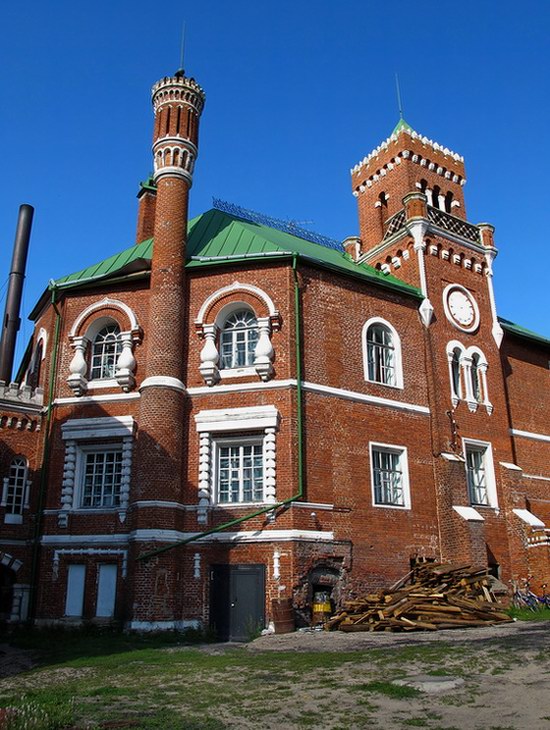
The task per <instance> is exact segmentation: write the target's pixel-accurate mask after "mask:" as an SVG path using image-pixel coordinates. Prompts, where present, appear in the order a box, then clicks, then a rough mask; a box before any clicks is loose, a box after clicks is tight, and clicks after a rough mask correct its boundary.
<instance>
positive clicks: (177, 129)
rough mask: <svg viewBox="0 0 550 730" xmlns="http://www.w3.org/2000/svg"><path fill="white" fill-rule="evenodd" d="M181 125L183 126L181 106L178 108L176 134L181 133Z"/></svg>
mask: <svg viewBox="0 0 550 730" xmlns="http://www.w3.org/2000/svg"><path fill="white" fill-rule="evenodd" d="M180 124H181V106H178V116H177V118H176V134H179V133H180Z"/></svg>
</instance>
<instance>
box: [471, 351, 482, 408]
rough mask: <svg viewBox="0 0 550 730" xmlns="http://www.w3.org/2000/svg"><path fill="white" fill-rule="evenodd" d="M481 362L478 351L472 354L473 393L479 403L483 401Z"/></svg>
mask: <svg viewBox="0 0 550 730" xmlns="http://www.w3.org/2000/svg"><path fill="white" fill-rule="evenodd" d="M479 363H480V360H479V355H478V353H477V352H475V353H474V354H473V355H472V367H471V371H470V372H471V376H472V395H473V396H474V398H475V400H476V401H477V402H478V403H481V402H482V401H483V394H482V388H481V373H480V370H479Z"/></svg>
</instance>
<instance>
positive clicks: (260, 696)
mask: <svg viewBox="0 0 550 730" xmlns="http://www.w3.org/2000/svg"><path fill="white" fill-rule="evenodd" d="M196 648H197V647H196ZM198 648H199V649H200V650H201V652H204V653H205V654H210V655H224V654H229V653H235V652H236V653H237V655H238V659H239V662H238V664H239V667H240V668H237V667H234V669H232V670H231V671H230V673H229V674H228V673H227V672H226V673H225V674H224V673H222V672H221V671H217V670H216V669H215V668H214V665H213V666H212V667H211V669H210V670H206V671H207V675H208V676H206V674H204V673H202V674H201V675H199V676H197V684H196V686H193V687H190V685H189V684H188V685H187V690H188V691H189V690H192V691H193V692H196V693H199V694H200V693H202V692H203V690H204V687H205V684H208V685H209V686H210V687H211V688H214V689H215V690H216V691H218V689H217V688H219V691H220V692H221V691H223V689H224V688H227V687H228V686H229V685H231V693H230V694H231V696H232V697H233V698H234V702H233V703H228V704H224V705H222V706H219V707H216V709H215V712H216V717H217V718H218V719H219V721H220V722H221V723H222V724H221V725H220V727H223V728H232V729H235V730H298V729H299V728H314V730H363V729H364V728H369V729H370V728H374V729H378V728H380V730H382V729H383V730H398V729H403V728H409V727H426V728H431V730H443V729H444V730H462V729H463V728H468V729H470V728H471V729H473V730H511V729H513V730H524V728H530V729H533V730H539V729H540V730H550V623H548V622H529V623H524V622H518V623H513V624H502V625H500V626H495V627H487V628H480V629H456V630H453V631H438V632H426V633H423V632H419V633H410V634H386V633H380V634H378V633H355V634H345V633H342V632H331V633H328V632H312V633H300V632H297V633H293V634H286V635H276V636H273V635H271V636H264V637H261V638H259V639H257V640H256V641H254V642H251V643H250V644H244V645H243V644H239V645H235V644H232V645H230V644H214V645H212V644H210V645H202V646H200V647H198ZM184 650H185V648H184V647H170V648H167V649H164V650H162V651H167V652H175V653H177V652H180V651H184ZM2 652H4V653H2ZM277 652H282V653H285V654H286V655H288V653H290V654H292V653H296V663H295V664H294V662H293V661H290V662H288V660H285V661H286V664H285V663H282V662H278V658H277V656H276V653H277ZM312 653H313V654H315V653H319V668H318V670H317V669H316V670H314V671H313V672H312V671H311V669H308V671H303V670H302V669H301V668H300V654H308V655H311V654H312ZM335 653H339V654H342V656H344V655H346V657H347V659H346V660H345V661H342V662H341V663H339V662H332V663H330V662H328V661H327V660H326V657H327V654H328V655H330V656H334V654H335ZM350 653H351V654H352V656H351V658H350ZM248 655H256V656H258V657H260V656H264V657H265V656H272V657H273V660H272V662H271V664H270V663H269V662H268V663H266V662H262V663H261V665H258V667H257V668H254V666H249V664H250V665H252V664H254V663H253V662H249V663H247V659H246V657H247V656H248ZM282 656H283V655H282V654H281V659H282ZM323 657H325V659H323ZM241 660H242V661H241ZM31 664H32V662H31V658H30V657H29V655H28V654H27V653H25V652H17V651H15V650H12V649H9V648H7V647H6V646H0V676H3V677H4V679H3V680H2V681H1V682H0V687H2V686H3V687H4V689H6V688H8V687H10V686H11V687H13V689H18V690H19V691H25V690H27V689H29V687H32V686H33V684H34V683H36V682H37V681H38V682H40V684H41V685H42V686H53V685H55V684H56V683H57V682H59V681H63V677H62V676H59V673H60V672H61V674H63V671H65V670H63V669H62V668H59V667H58V668H56V667H50V668H46V667H45V668H44V669H43V670H40V672H39V674H35V673H31V674H28V675H26V674H25V673H24V672H25V671H26V670H27V669H29V668H30V667H31ZM313 664H314V665H315V662H314V663H313ZM90 671H93V670H90ZM10 675H11V676H10ZM115 679H116V678H115ZM170 681H171V682H172V683H174V682H175V683H176V684H174V687H175V686H177V682H178V680H177V678H174V677H172V679H171V680H170ZM185 681H187V682H189V679H187V680H185ZM151 682H152V677H150V678H149V683H151ZM239 687H240V688H242V690H241V692H242V694H240V693H239ZM247 687H252V688H253V689H254V692H253V694H252V695H248V694H247V693H246V689H245V688H247ZM157 689H158V690H160V691H161V692H164V693H168V694H169V692H168V690H169V689H171V688H170V687H169V686H168V685H165V680H162V679H161V678H160V677H159V682H158V685H157ZM172 689H173V687H172ZM249 698H250V699H249ZM206 712H208V710H206ZM134 716H135V715H134ZM126 726H128V725H126ZM133 726H134V725H133ZM135 726H136V727H139V725H135ZM110 727H115V725H110ZM117 727H118V725H117ZM120 727H122V726H120ZM155 727H156V725H155ZM170 727H172V725H171V726H170ZM178 727H179V726H178ZM186 727H187V726H186V724H185V722H184V723H183V724H182V725H181V728H182V730H184V729H185V728H186ZM198 727H202V725H200V726H199V725H196V724H194V725H193V728H198ZM204 727H207V725H205V726H204ZM208 727H211V726H210V725H208ZM216 727H217V726H216Z"/></svg>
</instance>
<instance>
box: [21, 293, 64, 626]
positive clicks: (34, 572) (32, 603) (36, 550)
mask: <svg viewBox="0 0 550 730" xmlns="http://www.w3.org/2000/svg"><path fill="white" fill-rule="evenodd" d="M51 289H52V298H51V304H52V307H53V308H54V311H55V327H54V339H53V348H52V359H51V367H50V378H49V383H48V407H47V409H46V426H45V434H44V453H43V458H42V468H41V470H40V486H39V490H38V506H37V510H36V520H35V525H34V537H33V550H32V560H31V581H30V590H29V620H30V621H32V618H33V617H34V613H35V609H36V582H37V578H38V559H39V555H40V535H41V530H42V513H43V509H44V496H45V494H46V483H47V479H48V469H49V464H50V426H51V421H52V411H53V396H54V388H55V376H56V374H57V355H58V350H59V332H60V330H61V312H60V311H59V309H58V308H57V304H56V301H55V295H56V287H55V285H53V284H52V285H51Z"/></svg>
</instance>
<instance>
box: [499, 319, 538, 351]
mask: <svg viewBox="0 0 550 730" xmlns="http://www.w3.org/2000/svg"><path fill="white" fill-rule="evenodd" d="M498 321H499V322H500V324H501V325H502V329H503V330H505V331H506V332H509V333H510V334H512V335H517V336H518V337H523V338H525V339H528V340H533V341H534V342H540V343H542V344H543V345H547V346H548V347H550V340H548V339H547V338H546V337H543V336H542V335H538V334H537V333H536V332H532V331H531V330H528V329H526V328H525V327H521V326H520V325H519V324H515V323H514V322H510V320H509V319H504V318H503V317H499V318H498Z"/></svg>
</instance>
